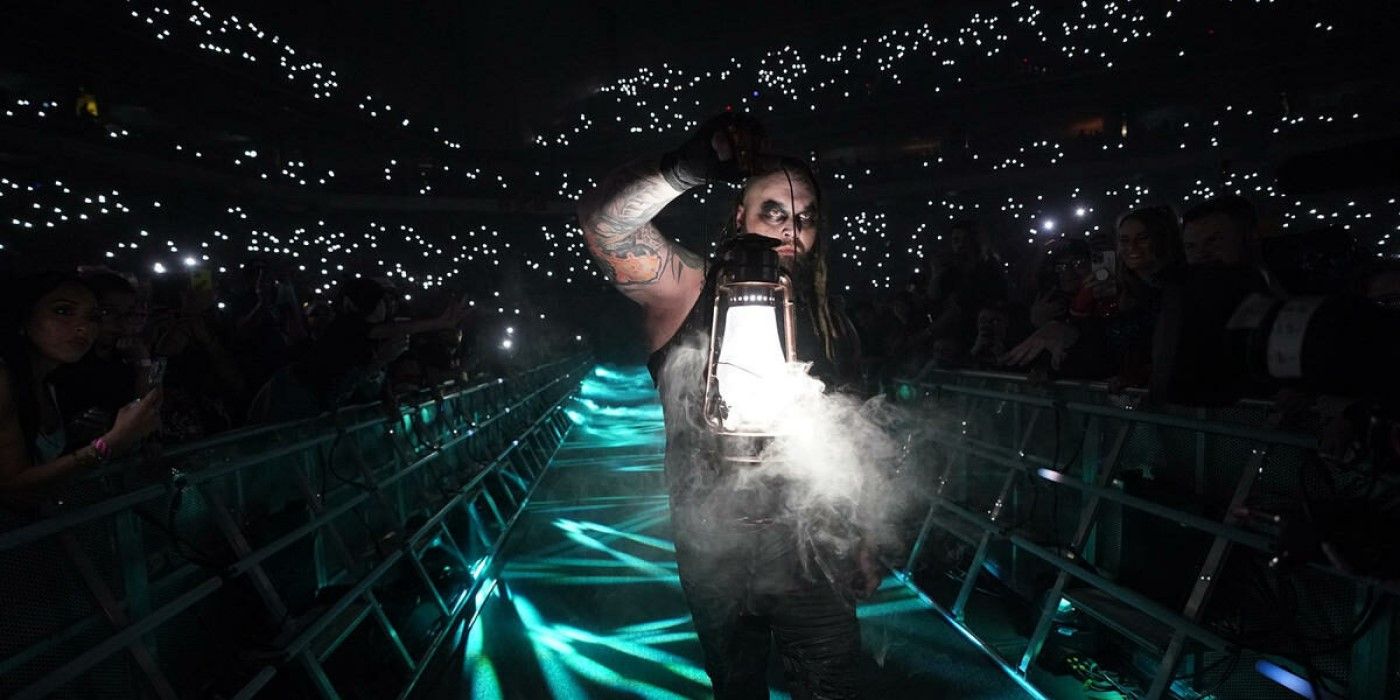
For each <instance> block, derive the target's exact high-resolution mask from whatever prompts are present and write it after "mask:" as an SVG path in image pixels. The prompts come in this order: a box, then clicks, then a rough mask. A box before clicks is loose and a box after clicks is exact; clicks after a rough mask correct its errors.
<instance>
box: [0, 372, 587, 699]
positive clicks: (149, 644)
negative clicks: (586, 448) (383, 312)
mask: <svg viewBox="0 0 1400 700" xmlns="http://www.w3.org/2000/svg"><path fill="white" fill-rule="evenodd" d="M590 366H591V363H590V362H589V361H588V359H587V358H584V357H575V358H567V359H564V360H560V361H556V362H551V363H548V364H544V365H540V366H538V367H534V368H532V369H530V370H526V371H523V372H520V373H517V374H515V375H513V376H511V377H510V378H507V379H493V380H490V381H486V382H482V383H479V384H475V385H472V386H465V387H458V386H455V385H452V384H448V385H443V386H440V387H436V388H433V389H429V390H425V391H423V392H421V393H419V394H416V395H414V396H413V397H412V399H411V400H403V401H401V402H400V403H399V404H398V405H395V406H387V405H385V404H367V405H360V406H353V407H347V408H343V409H340V410H337V411H335V412H333V413H328V414H324V415H321V416H317V417H314V418H309V419H306V420H299V421H292V422H287V423H281V424H276V425H265V426H254V427H249V428H245V429H242V430H237V431H231V432H229V433H226V434H221V435H218V436H215V437H212V438H210V439H208V440H204V441H202V442H197V443H192V444H187V445H180V446H176V447H172V448H170V449H167V450H164V451H161V452H159V453H156V452H153V451H150V450H148V451H146V452H145V453H144V454H143V455H142V456H140V457H136V458H131V459H127V460H123V461H122V462H119V463H116V464H113V465H111V466H110V467H107V468H104V469H103V470H101V471H100V472H97V473H95V474H92V475H91V476H90V477H89V478H85V479H82V480H80V481H75V482H74V483H72V484H69V485H66V487H65V489H64V491H63V496H62V497H60V498H56V499H55V500H53V501H52V502H50V503H46V504H43V507H42V508H40V509H38V510H37V511H36V512H25V513H23V514H20V513H16V512H9V513H6V514H5V519H4V522H3V523H0V561H3V562H4V571H5V572H6V576H5V577H3V580H4V583H0V589H3V590H0V605H3V612H4V614H3V615H0V695H3V696H5V697H14V698H37V697H54V696H57V697H65V696H67V697H84V698H86V697H131V696H138V695H140V696H147V695H148V696H154V697H159V698H176V697H191V696H219V697H237V698H245V697H252V696H254V695H257V694H258V693H260V692H270V693H271V694H274V695H278V696H281V695H290V696H297V697H308V696H320V697H325V698H337V697H339V696H340V691H339V690H338V688H346V687H352V686H351V685H350V684H353V687H354V688H355V690H356V692H355V693H354V694H355V695H360V696H363V695H365V694H366V693H368V694H369V695H370V696H373V697H386V696H398V697H403V696H407V695H408V694H409V693H411V692H412V691H413V689H414V688H415V687H417V685H418V683H419V681H420V679H421V676H422V674H423V673H424V671H425V669H426V668H427V667H428V666H429V662H430V661H431V660H432V658H433V655H434V654H435V653H436V652H437V651H438V650H439V649H440V648H441V647H442V646H443V644H444V642H445V640H446V639H448V638H449V637H450V636H451V635H452V633H453V631H454V629H455V630H457V632H459V633H460V631H461V629H462V628H463V625H462V624H461V622H462V621H463V620H466V621H467V622H468V624H469V622H470V620H471V619H472V618H473V617H474V616H475V614H476V612H477V608H478V606H479V604H480V603H481V596H483V595H484V594H485V593H488V592H489V590H490V587H491V585H492V582H493V580H494V576H495V570H496V566H497V562H496V560H495V557H494V555H495V552H496V550H497V548H498V547H499V545H500V544H501V543H502V541H503V540H504V538H505V537H506V535H507V534H508V533H509V532H510V529H511V527H512V526H513V525H514V523H515V519H516V518H517V517H518V515H519V514H520V512H522V510H523V509H524V506H525V503H526V502H527V500H528V499H529V497H530V494H531V493H532V492H533V489H534V487H535V485H536V484H537V483H538V482H539V478H540V476H541V475H542V474H543V472H544V471H545V468H546V467H547V465H548V464H549V462H550V460H551V459H552V456H553V453H554V451H555V450H556V449H557V448H558V446H559V444H560V443H561V442H562V441H563V439H564V437H565V435H566V434H567V432H568V429H569V427H570V426H571V423H570V421H569V419H568V417H567V415H566V414H565V412H564V403H565V402H566V401H567V400H568V398H569V397H570V396H571V395H572V394H573V392H574V391H575V390H576V389H577V387H578V385H579V382H580V381H581V379H582V378H583V376H584V374H585V373H586V371H587V370H588V369H589V367H590ZM366 622H371V623H372V624H369V625H366V624H364V623H366ZM351 647H353V650H352V649H350V648H351ZM339 650H345V651H342V652H341V653H340V654H337V653H336V652H337V651H339ZM123 651H125V653H123ZM289 669H296V670H297V671H296V672H293V673H289V672H288V670H289Z"/></svg>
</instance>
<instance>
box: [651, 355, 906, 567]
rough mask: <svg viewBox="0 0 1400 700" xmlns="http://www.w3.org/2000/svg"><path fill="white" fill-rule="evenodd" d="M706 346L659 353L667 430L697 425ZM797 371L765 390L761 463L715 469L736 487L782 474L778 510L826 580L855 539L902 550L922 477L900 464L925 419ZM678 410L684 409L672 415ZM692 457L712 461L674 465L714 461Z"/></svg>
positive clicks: (700, 426)
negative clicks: (770, 431)
mask: <svg viewBox="0 0 1400 700" xmlns="http://www.w3.org/2000/svg"><path fill="white" fill-rule="evenodd" d="M707 351H708V347H707V341H706V340H704V339H701V340H700V341H698V342H694V343H689V344H681V345H678V346H676V347H675V348H674V349H673V350H672V351H671V352H670V353H669V355H668V356H667V361H666V364H665V366H664V367H663V369H662V372H661V376H662V381H661V382H660V385H661V387H662V390H663V391H664V392H665V393H666V395H665V396H663V397H662V398H663V401H664V403H665V405H666V406H667V409H666V410H667V411H668V412H670V413H668V415H667V432H668V436H669V435H674V434H676V432H677V431H684V430H691V431H695V430H698V431H705V430H706V427H705V426H706V423H705V420H704V417H703V416H702V415H700V411H701V410H702V401H701V399H702V398H703V392H704V385H703V382H704V371H705V363H706V361H707V358H706V353H707ZM796 369H797V370H798V371H795V372H793V373H791V374H790V375H789V376H788V378H787V381H786V382H783V384H784V385H785V386H784V387H783V388H782V390H780V391H775V392H774V395H773V396H772V397H771V400H772V401H773V402H774V405H775V406H776V407H777V410H776V414H777V415H778V416H779V419H778V421H777V424H776V431H775V433H776V438H775V439H774V440H772V441H771V442H770V443H769V444H768V445H767V447H766V448H765V449H764V450H763V452H762V454H761V464H758V465H752V464H740V463H729V464H723V465H720V468H722V469H732V470H736V471H737V473H738V476H739V478H738V479H737V480H736V481H735V482H734V485H735V487H736V488H754V487H762V485H763V484H765V483H769V482H771V480H772V478H773V477H781V478H782V479H783V480H785V481H786V485H785V489H786V494H785V504H786V509H787V510H786V512H785V513H784V514H783V515H784V517H785V518H787V519H789V520H790V521H791V522H792V524H793V525H794V527H795V530H796V532H797V535H798V538H799V542H800V544H801V547H800V548H799V552H801V553H802V554H803V555H804V559H803V564H804V565H805V566H806V567H808V569H809V571H810V567H812V566H815V567H816V568H817V569H819V570H821V571H822V572H823V573H824V574H826V575H827V577H828V578H831V579H833V580H835V577H836V576H840V575H842V574H840V573H838V572H841V571H845V570H848V569H849V561H848V560H849V559H850V558H851V557H852V556H853V555H854V553H855V551H856V548H857V546H860V545H864V546H868V547H871V548H873V549H876V550H878V551H882V552H886V553H891V554H896V555H898V554H902V553H903V550H904V546H905V545H906V544H907V542H906V540H907V539H908V536H909V532H908V523H909V516H910V514H911V512H912V509H913V508H914V507H915V506H916V505H917V504H919V503H920V502H921V500H922V495H921V494H922V484H919V483H914V479H913V476H914V475H913V474H912V473H911V472H910V471H909V470H906V469H903V468H902V466H903V462H904V461H905V459H906V458H907V455H906V454H905V452H906V450H905V446H906V445H907V444H910V442H911V435H912V434H914V433H916V432H917V429H918V427H919V426H920V425H927V422H925V421H920V420H917V419H916V418H915V416H913V415H912V414H911V413H910V412H909V411H907V410H905V409H903V408H901V407H899V406H896V405H894V404H892V403H891V402H889V401H887V400H885V399H884V397H880V396H877V397H875V398H872V399H869V400H863V399H861V398H859V397H856V396H851V395H848V394H842V393H837V392H827V391H826V387H825V386H824V385H823V383H822V382H821V381H819V380H817V379H816V378H814V377H811V376H809V375H808V374H807V373H806V371H805V369H806V368H805V367H797V368H796ZM681 411H684V412H685V413H684V414H681V415H677V414H678V413H679V412H681ZM696 459H698V460H710V462H711V463H710V464H704V465H689V466H691V467H695V468H690V469H684V470H678V471H683V472H684V473H686V474H690V475H694V474H698V473H704V472H705V471H706V470H707V469H709V468H712V466H713V460H714V458H713V457H707V456H703V455H697V457H696ZM671 478H675V476H672V477H671ZM691 478H694V477H691ZM679 486H681V487H682V488H684V486H683V485H679ZM723 500H724V499H723V498H718V499H715V501H714V502H715V503H716V504H718V503H722V502H723Z"/></svg>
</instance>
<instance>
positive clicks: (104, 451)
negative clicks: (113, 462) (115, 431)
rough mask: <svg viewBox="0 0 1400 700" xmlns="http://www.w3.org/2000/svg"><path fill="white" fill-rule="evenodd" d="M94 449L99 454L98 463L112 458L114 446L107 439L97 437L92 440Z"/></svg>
mask: <svg viewBox="0 0 1400 700" xmlns="http://www.w3.org/2000/svg"><path fill="white" fill-rule="evenodd" d="M91 447H92V451H93V452H94V453H96V454H97V461H98V463H99V464H100V463H102V462H105V461H107V460H109V459H111V458H112V446H111V445H109V444H107V441H106V440H103V439H102V438H97V439H95V440H93V441H92V444H91Z"/></svg>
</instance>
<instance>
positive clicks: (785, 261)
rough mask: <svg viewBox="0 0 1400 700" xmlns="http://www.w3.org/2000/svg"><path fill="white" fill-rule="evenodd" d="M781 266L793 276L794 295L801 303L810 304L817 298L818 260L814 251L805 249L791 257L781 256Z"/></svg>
mask: <svg viewBox="0 0 1400 700" xmlns="http://www.w3.org/2000/svg"><path fill="white" fill-rule="evenodd" d="M778 260H779V266H780V267H782V269H783V271H784V272H786V273H787V274H788V276H789V277H791V278H792V289H793V296H794V297H796V299H795V300H796V301H797V302H799V303H807V304H810V303H812V302H813V301H814V300H815V299H816V292H817V261H816V258H815V256H813V254H812V251H810V250H804V251H802V252H800V253H798V254H797V255H794V256H792V257H790V258H788V257H782V258H779V259H778Z"/></svg>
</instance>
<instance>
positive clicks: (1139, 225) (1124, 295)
mask: <svg viewBox="0 0 1400 700" xmlns="http://www.w3.org/2000/svg"><path fill="white" fill-rule="evenodd" d="M1114 230H1115V231H1116V233H1117V236H1116V238H1115V242H1116V245H1115V248H1116V250H1115V256H1114V257H1115V264H1114V274H1113V276H1112V277H1109V278H1108V279H1105V280H1098V279H1095V280H1091V281H1089V282H1088V283H1087V284H1086V285H1085V288H1084V289H1082V290H1081V291H1080V292H1079V295H1078V296H1077V297H1076V298H1075V303H1074V306H1073V308H1072V309H1071V314H1072V315H1074V316H1075V317H1077V318H1081V319H1084V321H1085V323H1084V324H1083V325H1085V326H1090V327H1091V331H1092V332H1097V333H1102V334H1103V337H1104V340H1103V345H1104V348H1105V351H1106V352H1107V353H1108V357H1107V361H1108V363H1109V368H1111V369H1110V371H1111V372H1113V376H1112V377H1111V378H1110V379H1109V388H1110V389H1111V390H1113V391H1115V392H1116V391H1120V390H1121V389H1122V388H1124V387H1128V386H1142V385H1144V384H1146V383H1147V381H1148V379H1149V378H1150V377H1151V375H1152V333H1153V329H1154V327H1155V326H1156V323H1157V316H1158V314H1159V313H1160V312H1161V307H1162V285H1163V284H1164V282H1166V281H1169V280H1175V279H1177V278H1179V276H1180V274H1181V270H1182V266H1183V263H1184V255H1183V250H1182V245H1181V229H1180V228H1179V227H1178V226H1177V223H1176V213H1175V212H1173V211H1172V210H1171V209H1170V208H1168V207H1147V208H1144V209H1136V210H1133V211H1130V212H1128V213H1127V214H1124V215H1123V216H1121V217H1119V219H1118V223H1117V225H1116V226H1115V227H1114Z"/></svg>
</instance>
